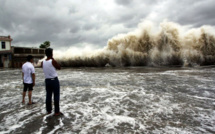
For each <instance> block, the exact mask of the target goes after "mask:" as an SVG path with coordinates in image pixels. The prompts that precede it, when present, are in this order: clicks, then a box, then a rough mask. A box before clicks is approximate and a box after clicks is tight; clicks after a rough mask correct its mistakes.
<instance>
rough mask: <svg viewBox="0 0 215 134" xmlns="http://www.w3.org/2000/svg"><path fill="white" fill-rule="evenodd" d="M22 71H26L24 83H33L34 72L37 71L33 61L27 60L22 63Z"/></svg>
mask: <svg viewBox="0 0 215 134" xmlns="http://www.w3.org/2000/svg"><path fill="white" fill-rule="evenodd" d="M22 72H23V73H24V83H27V84H31V83H33V79H32V74H34V73H35V69H34V66H33V64H32V63H31V62H26V63H25V64H23V65H22Z"/></svg>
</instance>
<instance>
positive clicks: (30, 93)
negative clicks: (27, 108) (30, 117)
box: [28, 91, 32, 104]
mask: <svg viewBox="0 0 215 134" xmlns="http://www.w3.org/2000/svg"><path fill="white" fill-rule="evenodd" d="M31 96H32V91H28V99H29V102H28V104H32V102H31Z"/></svg>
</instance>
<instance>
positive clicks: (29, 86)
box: [22, 55, 35, 105]
mask: <svg viewBox="0 0 215 134" xmlns="http://www.w3.org/2000/svg"><path fill="white" fill-rule="evenodd" d="M33 61H34V60H33V56H32V55H28V56H27V62H25V64H23V65H22V79H23V84H24V88H23V96H22V103H25V95H26V91H28V98H29V102H28V105H31V104H33V102H32V101H31V96H32V90H33V87H34V86H35V69H34V66H33V64H32V63H33Z"/></svg>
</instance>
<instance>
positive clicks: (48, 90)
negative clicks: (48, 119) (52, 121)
mask: <svg viewBox="0 0 215 134" xmlns="http://www.w3.org/2000/svg"><path fill="white" fill-rule="evenodd" d="M46 111H47V113H51V112H52V89H51V83H50V80H46Z"/></svg>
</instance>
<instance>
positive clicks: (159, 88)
mask: <svg viewBox="0 0 215 134" xmlns="http://www.w3.org/2000/svg"><path fill="white" fill-rule="evenodd" d="M58 74H59V80H60V84H61V102H60V105H61V111H62V112H63V113H64V116H62V117H54V116H52V114H51V115H46V111H45V103H44V102H45V89H44V76H43V73H42V70H41V69H36V86H35V88H34V91H33V101H34V102H36V104H34V105H31V106H28V105H26V104H25V105H23V104H21V98H22V88H23V85H22V84H21V83H22V80H21V70H17V69H15V70H0V76H1V79H0V101H1V103H0V131H1V133H44V134H45V133H55V132H58V133H81V134H85V133H215V127H214V126H215V109H214V106H215V83H214V79H215V69H214V68H213V67H199V68H165V67H163V68H156V67H153V68H150V67H140V68H136V67H133V68H76V69H63V70H61V71H59V72H58ZM27 99H28V98H27V97H26V101H27Z"/></svg>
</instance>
